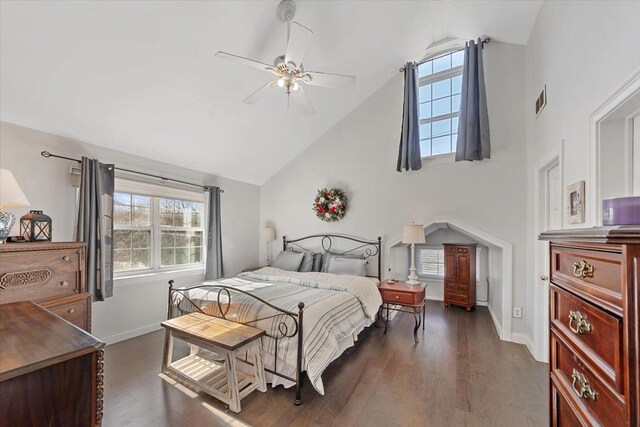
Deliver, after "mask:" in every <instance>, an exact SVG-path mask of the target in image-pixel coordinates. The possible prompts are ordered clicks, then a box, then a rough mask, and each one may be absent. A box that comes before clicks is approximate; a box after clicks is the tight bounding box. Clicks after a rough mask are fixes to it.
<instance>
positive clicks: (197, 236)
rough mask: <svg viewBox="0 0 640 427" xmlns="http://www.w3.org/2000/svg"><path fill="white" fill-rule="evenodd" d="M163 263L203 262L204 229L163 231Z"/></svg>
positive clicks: (163, 264) (167, 264)
mask: <svg viewBox="0 0 640 427" xmlns="http://www.w3.org/2000/svg"><path fill="white" fill-rule="evenodd" d="M160 234H161V245H162V247H161V254H160V257H161V260H160V262H161V265H162V266H163V267H164V266H171V265H182V264H190V263H200V262H202V231H162V232H161V233H160Z"/></svg>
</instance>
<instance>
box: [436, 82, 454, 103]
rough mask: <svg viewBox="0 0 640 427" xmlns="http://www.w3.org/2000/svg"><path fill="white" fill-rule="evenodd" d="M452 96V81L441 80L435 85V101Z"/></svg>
mask: <svg viewBox="0 0 640 427" xmlns="http://www.w3.org/2000/svg"><path fill="white" fill-rule="evenodd" d="M450 95H451V79H445V80H440V81H438V82H434V83H433V99H438V98H444V97H445V96H450Z"/></svg>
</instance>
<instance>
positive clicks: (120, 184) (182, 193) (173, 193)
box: [113, 178, 207, 280]
mask: <svg viewBox="0 0 640 427" xmlns="http://www.w3.org/2000/svg"><path fill="white" fill-rule="evenodd" d="M115 192H116V193H128V194H135V195H139V196H147V197H149V198H150V203H149V208H150V213H149V220H150V222H151V225H150V226H149V227H141V226H134V225H129V226H117V228H116V225H115V224H114V227H113V228H114V231H115V230H148V229H150V230H151V236H150V240H149V244H150V248H151V251H150V252H151V253H150V255H149V256H150V264H151V267H150V268H142V269H137V270H127V271H118V272H115V271H114V273H113V277H114V279H116V280H121V279H128V278H133V277H138V276H149V275H154V274H159V273H170V272H181V271H189V270H204V267H205V260H206V246H207V245H206V242H205V239H206V232H205V226H204V223H205V219H206V217H207V212H206V209H207V206H206V203H204V202H205V199H204V193H199V192H193V191H188V190H182V189H177V188H173V187H165V186H162V185H158V184H150V183H146V182H142V181H140V182H139V181H134V180H130V179H122V178H120V179H119V178H116V189H115ZM160 199H174V200H187V201H191V202H199V203H202V212H201V217H200V227H161V226H160V223H159V221H160V218H159V212H160ZM163 229H164V230H172V231H200V232H202V242H201V244H202V249H201V252H200V259H201V262H199V263H193V264H181V265H170V266H165V267H163V266H161V260H162V251H161V244H160V242H161V241H162V240H161V239H162V236H161V231H162V230H163ZM156 243H157V244H156Z"/></svg>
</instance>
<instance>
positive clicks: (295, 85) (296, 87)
mask: <svg viewBox="0 0 640 427" xmlns="http://www.w3.org/2000/svg"><path fill="white" fill-rule="evenodd" d="M291 91H292V92H299V91H300V85H299V84H298V83H297V82H293V85H291Z"/></svg>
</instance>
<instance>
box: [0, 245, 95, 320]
mask: <svg viewBox="0 0 640 427" xmlns="http://www.w3.org/2000/svg"><path fill="white" fill-rule="evenodd" d="M85 251H86V249H85V244H84V243H78V242H66V243H59V242H37V243H5V244H2V245H0V304H6V303H11V302H17V301H32V302H35V303H37V304H39V305H41V306H42V307H44V308H46V309H47V310H49V311H51V312H53V313H55V314H57V315H58V316H60V317H62V318H63V319H65V320H67V321H68V322H70V323H72V324H74V325H76V326H77V327H79V328H81V329H84V330H85V331H87V332H91V295H90V294H89V293H88V292H87V283H86V274H85V271H86V268H85V262H86V254H85Z"/></svg>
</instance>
